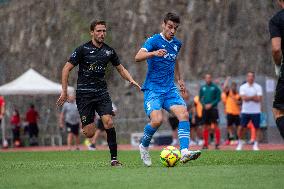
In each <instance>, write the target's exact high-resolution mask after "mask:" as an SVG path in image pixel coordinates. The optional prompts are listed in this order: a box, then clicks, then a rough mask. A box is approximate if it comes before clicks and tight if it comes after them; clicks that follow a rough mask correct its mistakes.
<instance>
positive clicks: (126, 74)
mask: <svg viewBox="0 0 284 189" xmlns="http://www.w3.org/2000/svg"><path fill="white" fill-rule="evenodd" d="M116 70H117V71H118V73H119V74H120V75H121V77H123V79H125V80H127V81H129V82H130V83H131V84H132V85H135V86H136V87H137V88H138V89H139V90H141V87H140V85H139V84H138V83H137V82H136V81H135V80H134V79H133V78H132V76H131V75H130V73H129V72H128V71H127V69H125V68H124V67H123V66H122V65H121V64H120V65H118V66H116Z"/></svg>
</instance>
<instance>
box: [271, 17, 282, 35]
mask: <svg viewBox="0 0 284 189" xmlns="http://www.w3.org/2000/svg"><path fill="white" fill-rule="evenodd" d="M269 33H270V39H272V38H274V37H281V32H280V26H279V22H278V19H277V17H273V18H272V19H271V20H270V21H269Z"/></svg>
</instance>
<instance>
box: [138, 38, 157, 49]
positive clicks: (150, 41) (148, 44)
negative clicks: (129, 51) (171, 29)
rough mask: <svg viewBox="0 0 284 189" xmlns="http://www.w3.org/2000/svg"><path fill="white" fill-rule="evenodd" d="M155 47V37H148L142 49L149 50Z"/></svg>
mask: <svg viewBox="0 0 284 189" xmlns="http://www.w3.org/2000/svg"><path fill="white" fill-rule="evenodd" d="M154 48H155V40H154V37H150V38H148V39H147V40H146V41H145V43H144V45H143V46H142V48H141V49H144V50H146V51H147V52H151V51H153V50H154Z"/></svg>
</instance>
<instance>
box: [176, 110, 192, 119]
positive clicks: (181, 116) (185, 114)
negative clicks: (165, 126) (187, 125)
mask: <svg viewBox="0 0 284 189" xmlns="http://www.w3.org/2000/svg"><path fill="white" fill-rule="evenodd" d="M177 117H178V119H179V121H188V120H189V115H188V111H187V110H183V111H181V112H180V113H179V115H177Z"/></svg>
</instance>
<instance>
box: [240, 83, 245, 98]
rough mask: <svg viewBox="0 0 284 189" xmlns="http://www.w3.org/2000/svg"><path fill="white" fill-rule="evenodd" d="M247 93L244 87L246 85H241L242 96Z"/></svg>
mask: <svg viewBox="0 0 284 189" xmlns="http://www.w3.org/2000/svg"><path fill="white" fill-rule="evenodd" d="M245 94H246V93H245V89H244V86H243V85H242V86H241V87H240V95H241V96H243V95H245Z"/></svg>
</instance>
